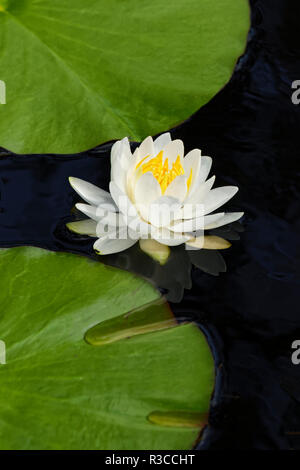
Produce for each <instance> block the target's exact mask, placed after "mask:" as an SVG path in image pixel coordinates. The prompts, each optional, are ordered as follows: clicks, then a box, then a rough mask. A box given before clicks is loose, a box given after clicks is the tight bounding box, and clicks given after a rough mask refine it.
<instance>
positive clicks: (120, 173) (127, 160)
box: [111, 137, 133, 191]
mask: <svg viewBox="0 0 300 470" xmlns="http://www.w3.org/2000/svg"><path fill="white" fill-rule="evenodd" d="M132 161H133V157H132V154H131V150H130V145H129V142H128V139H127V137H125V138H124V139H122V140H120V141H118V142H116V143H115V144H114V145H113V147H112V150H111V180H112V181H114V182H115V183H116V184H117V186H119V188H120V189H122V191H125V190H126V176H127V172H128V169H129V167H130V165H131V163H132Z"/></svg>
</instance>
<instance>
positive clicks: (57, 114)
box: [0, 0, 250, 153]
mask: <svg viewBox="0 0 300 470" xmlns="http://www.w3.org/2000/svg"><path fill="white" fill-rule="evenodd" d="M249 16H250V15H249V5H248V1H247V0H184V1H183V0H172V1H171V2H166V1H165V0H151V2H149V0H109V1H107V0H98V1H94V0H72V2H70V1H67V0H0V41H1V45H2V46H1V55H0V80H2V81H4V82H5V83H6V93H7V96H6V104H5V105H0V146H2V147H5V148H7V149H9V150H12V151H14V152H17V153H49V152H54V153H73V152H79V151H82V150H86V149H88V148H91V147H93V146H95V145H98V144H100V143H103V142H105V141H108V140H110V139H117V138H121V137H124V136H126V135H127V136H129V137H130V138H131V139H133V140H141V139H142V138H144V137H145V136H147V135H154V134H156V133H158V132H161V131H164V130H165V129H168V128H170V127H171V126H173V125H176V124H177V123H179V122H181V121H182V120H184V119H186V118H188V117H189V116H190V115H191V114H192V113H193V112H195V111H196V110H197V109H199V108H200V107H201V106H202V105H203V104H205V103H206V102H207V101H209V100H210V99H211V98H212V97H213V96H214V95H215V94H216V93H217V92H218V91H219V90H220V88H221V87H222V86H223V85H225V83H226V82H227V81H228V79H229V78H230V76H231V74H232V70H233V67H234V64H235V62H236V60H237V58H238V57H239V55H240V54H242V52H243V50H244V47H245V43H246V35H247V31H248V28H249Z"/></svg>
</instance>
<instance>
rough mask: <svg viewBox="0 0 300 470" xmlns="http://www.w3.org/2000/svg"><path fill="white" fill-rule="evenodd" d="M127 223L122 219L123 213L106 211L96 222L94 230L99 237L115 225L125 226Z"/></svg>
mask: <svg viewBox="0 0 300 470" xmlns="http://www.w3.org/2000/svg"><path fill="white" fill-rule="evenodd" d="M126 226H127V224H126V222H125V220H124V216H123V214H121V213H120V212H118V213H116V212H108V213H106V215H105V216H104V217H101V219H100V220H99V222H98V224H97V228H96V232H97V236H98V237H100V236H101V235H102V234H103V233H108V232H109V231H110V230H112V229H115V228H116V227H118V228H119V227H126Z"/></svg>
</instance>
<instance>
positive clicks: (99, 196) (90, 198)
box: [69, 176, 111, 206]
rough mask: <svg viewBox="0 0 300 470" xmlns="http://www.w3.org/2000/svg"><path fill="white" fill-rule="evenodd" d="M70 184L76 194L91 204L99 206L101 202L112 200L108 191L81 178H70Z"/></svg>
mask: <svg viewBox="0 0 300 470" xmlns="http://www.w3.org/2000/svg"><path fill="white" fill-rule="evenodd" d="M69 182H70V185H71V186H72V188H73V189H74V190H75V191H76V193H77V194H79V196H80V197H82V199H84V200H85V201H86V202H88V203H89V204H93V205H95V206H97V205H98V204H100V203H101V202H105V201H109V200H111V195H110V194H109V193H108V192H107V191H104V190H103V189H101V188H98V186H95V185H94V184H92V183H88V182H87V181H84V180H82V179H80V178H74V177H73V176H70V178H69Z"/></svg>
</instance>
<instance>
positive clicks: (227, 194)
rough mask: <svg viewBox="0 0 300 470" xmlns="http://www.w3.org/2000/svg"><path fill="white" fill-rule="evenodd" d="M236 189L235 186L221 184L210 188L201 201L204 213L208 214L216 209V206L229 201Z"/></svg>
mask: <svg viewBox="0 0 300 470" xmlns="http://www.w3.org/2000/svg"><path fill="white" fill-rule="evenodd" d="M238 190H239V188H238V187H237V186H221V187H220V188H215V189H212V190H211V191H210V192H209V193H208V195H207V196H206V198H205V199H204V201H203V204H204V214H209V213H210V212H213V211H214V210H216V209H218V207H220V206H222V205H223V204H225V203H226V202H227V201H229V199H231V198H232V197H233V196H234V195H235V194H236V193H237V191H238Z"/></svg>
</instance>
